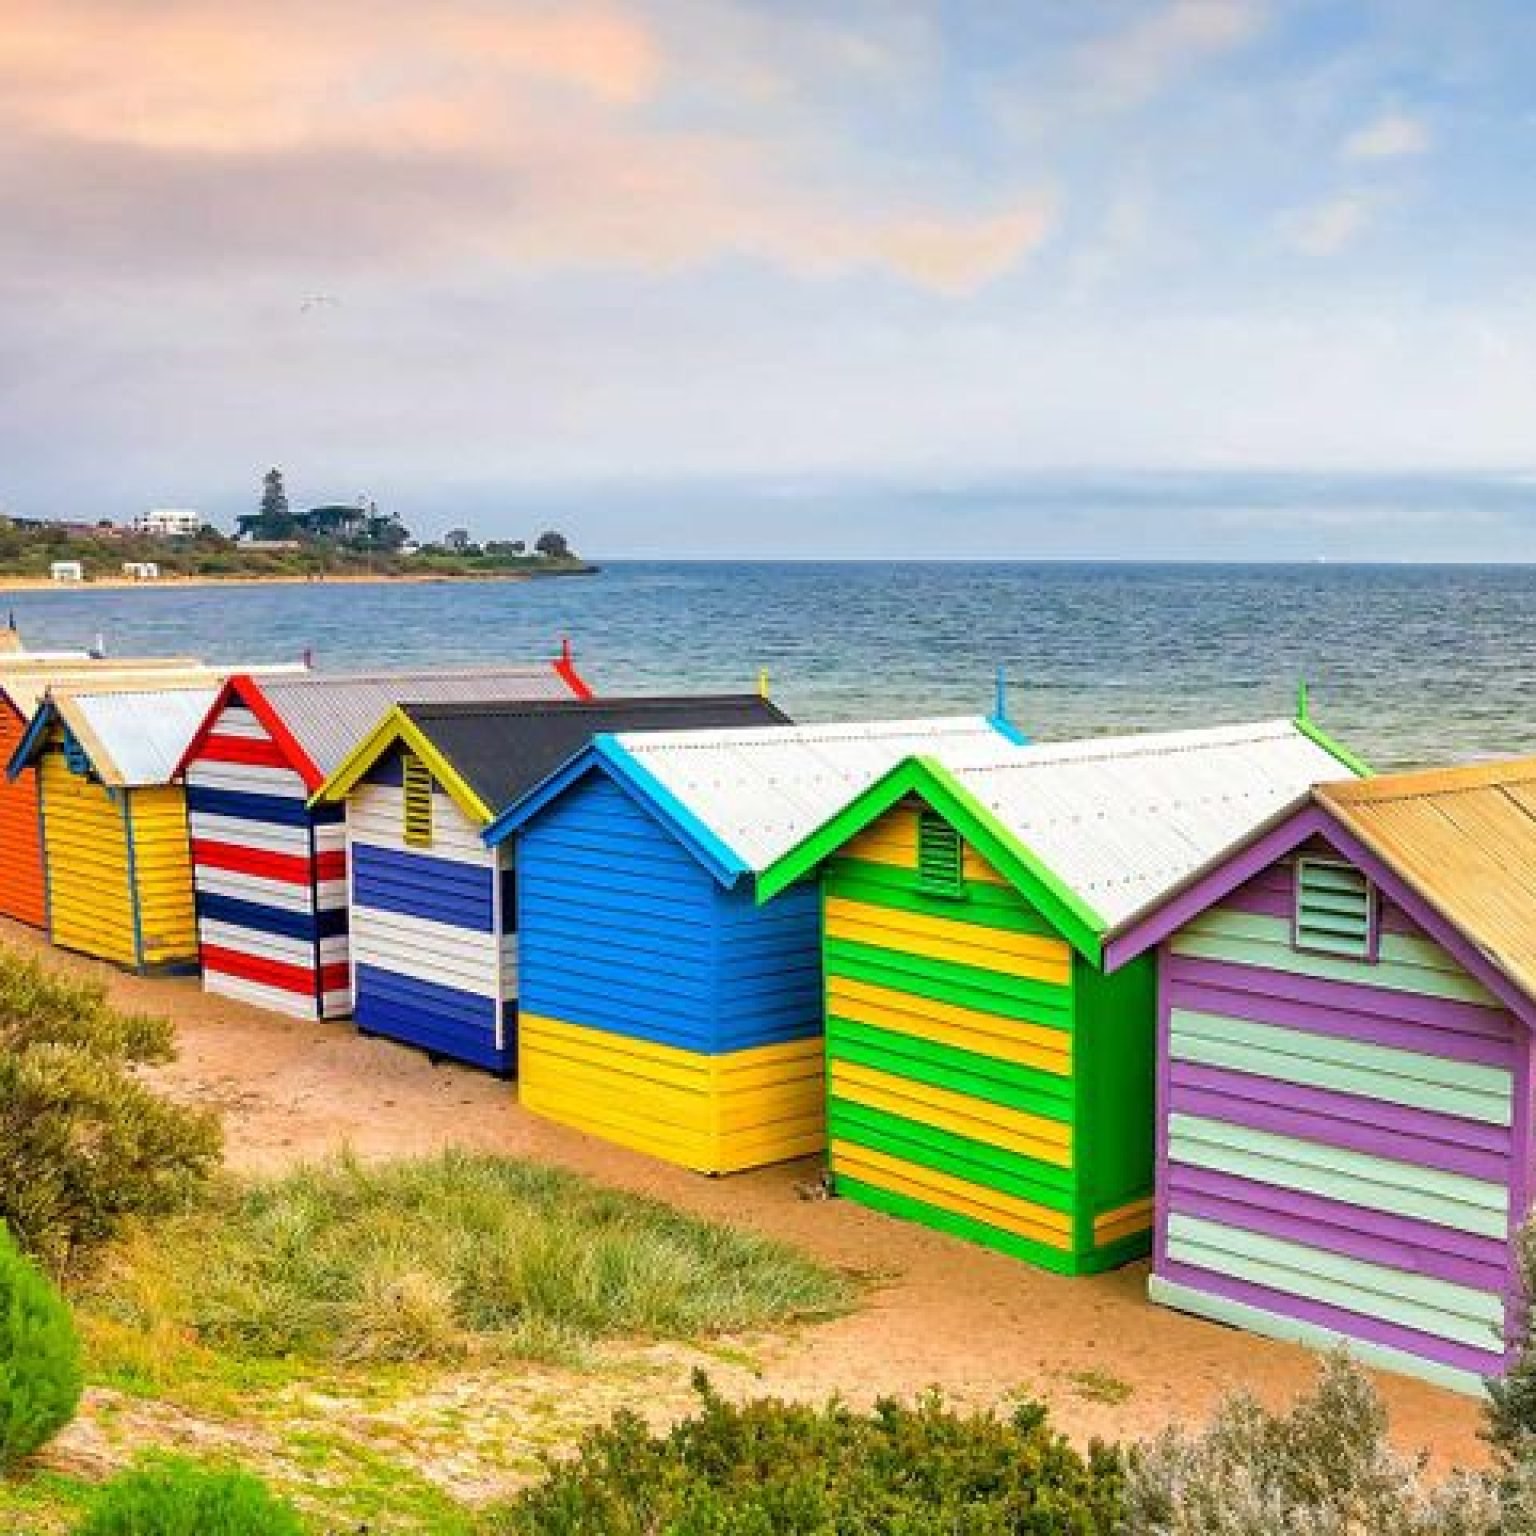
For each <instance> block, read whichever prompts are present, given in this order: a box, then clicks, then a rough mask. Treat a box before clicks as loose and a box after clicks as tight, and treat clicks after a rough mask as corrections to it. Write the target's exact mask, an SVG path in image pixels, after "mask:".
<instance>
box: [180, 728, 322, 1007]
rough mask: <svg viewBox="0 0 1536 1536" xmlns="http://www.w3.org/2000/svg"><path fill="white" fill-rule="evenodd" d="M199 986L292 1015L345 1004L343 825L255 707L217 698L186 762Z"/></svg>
mask: <svg viewBox="0 0 1536 1536" xmlns="http://www.w3.org/2000/svg"><path fill="white" fill-rule="evenodd" d="M186 784H187V799H188V808H189V820H190V824H191V831H192V859H193V875H194V884H195V888H196V893H197V920H198V947H199V958H200V959H201V961H202V968H203V986H204V988H205V989H206V990H207V991H209V992H215V993H218V994H220V995H221V996H225V997H234V998H238V999H240V1000H241V1001H244V1002H249V1003H254V1004H256V1005H258V1006H260V1007H264V1008H270V1009H273V1010H275V1011H276V1012H279V1013H286V1014H289V1015H291V1016H293V1017H295V1018H310V1019H313V1018H327V1019H334V1018H344V1017H346V1016H347V1014H349V1013H350V1012H351V1011H352V989H351V977H350V968H349V965H348V944H347V931H348V923H347V883H346V868H347V865H346V830H345V826H344V824H343V817H342V812H341V810H340V809H339V808H336V807H330V806H326V807H322V808H320V809H318V810H310V809H309V808H308V806H307V804H306V802H307V800H308V797H309V789H308V786H307V784H306V783H305V780H304V779H303V778H302V777H301V775H300V774H299V773H298V772H297V770H296V769H295V767H294V765H293V764H292V763H290V762H289V760H288V757H287V753H286V750H285V749H284V747H283V746H282V745H281V744H280V743H279V742H277V741H275V740H274V739H273V738H272V736H271V734H270V732H269V731H268V730H267V728H266V726H265V725H263V724H262V722H261V721H260V720H259V719H258V718H257V716H256V714H255V713H254V712H253V711H252V710H250V709H247V708H245V707H244V706H243V705H241V704H238V703H226V704H224V705H223V706H222V707H221V708H220V710H219V714H218V717H217V719H216V720H215V721H214V722H213V724H212V727H211V729H210V730H209V731H208V732H207V733H206V734H205V735H204V736H203V737H202V739H201V741H200V744H199V746H198V755H197V756H196V758H195V759H194V760H193V761H192V762H190V763H189V764H188V765H187V771H186Z"/></svg>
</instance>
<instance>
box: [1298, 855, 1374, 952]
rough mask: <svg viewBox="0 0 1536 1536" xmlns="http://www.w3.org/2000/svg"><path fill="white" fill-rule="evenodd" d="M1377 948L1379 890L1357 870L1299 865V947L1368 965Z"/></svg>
mask: <svg viewBox="0 0 1536 1536" xmlns="http://www.w3.org/2000/svg"><path fill="white" fill-rule="evenodd" d="M1375 943H1376V890H1375V887H1374V886H1373V885H1372V884H1371V882H1370V881H1369V880H1368V879H1367V878H1366V877H1365V876H1364V875H1363V874H1361V873H1360V871H1359V870H1358V869H1356V868H1355V867H1354V865H1352V864H1336V863H1334V862H1332V861H1331V860H1328V859H1299V860H1297V863H1296V947H1297V949H1307V950H1313V951H1315V952H1318V953H1321V954H1325V955H1342V956H1345V957H1347V958H1348V959H1351V960H1369V959H1370V958H1371V956H1372V953H1373V951H1374V949H1375Z"/></svg>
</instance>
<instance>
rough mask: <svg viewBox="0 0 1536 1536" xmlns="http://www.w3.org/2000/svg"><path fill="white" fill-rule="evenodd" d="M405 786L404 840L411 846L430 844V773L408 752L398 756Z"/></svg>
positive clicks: (427, 845) (418, 846) (429, 845)
mask: <svg viewBox="0 0 1536 1536" xmlns="http://www.w3.org/2000/svg"><path fill="white" fill-rule="evenodd" d="M400 770H401V773H402V775H403V780H404V786H405V795H404V800H405V841H406V843H407V844H408V845H409V846H410V847H412V848H430V847H431V846H432V775H431V774H430V773H428V772H427V770H426V766H425V764H423V762H422V761H421V759H420V758H419V757H416V756H415V755H414V754H412V753H410V752H406V753H403V754H402V755H401V758H400Z"/></svg>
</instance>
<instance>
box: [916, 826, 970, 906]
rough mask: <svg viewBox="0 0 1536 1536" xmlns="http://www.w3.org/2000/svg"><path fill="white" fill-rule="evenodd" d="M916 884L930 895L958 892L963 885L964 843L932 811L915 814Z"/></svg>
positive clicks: (952, 829)
mask: <svg viewBox="0 0 1536 1536" xmlns="http://www.w3.org/2000/svg"><path fill="white" fill-rule="evenodd" d="M917 884H918V887H919V889H921V890H924V891H926V892H928V894H929V895H930V896H959V895H960V894H961V893H962V892H963V891H964V889H965V845H964V844H963V843H962V842H961V841H960V834H959V833H958V832H956V831H955V829H954V828H953V827H952V826H950V824H949V823H948V822H947V821H945V820H944V818H943V817H942V816H935V815H934V814H933V812H932V811H924V812H922V813H921V814H920V815H919V816H918V818H917Z"/></svg>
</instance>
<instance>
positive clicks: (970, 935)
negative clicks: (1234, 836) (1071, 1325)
mask: <svg viewBox="0 0 1536 1536" xmlns="http://www.w3.org/2000/svg"><path fill="white" fill-rule="evenodd" d="M917 823H918V809H917V807H916V806H915V805H914V804H912V803H904V804H901V805H898V806H896V807H894V808H893V809H891V810H890V811H888V812H886V813H885V814H884V815H883V816H881V817H880V818H879V819H877V820H876V821H875V822H874V823H872V824H871V825H870V826H869V827H868V828H867V829H866V830H865V831H863V832H861V833H859V834H858V835H857V836H855V837H854V838H852V839H851V840H850V841H849V842H848V843H847V844H846V845H845V846H844V847H843V849H842V850H841V853H840V854H839V855H837V856H836V857H834V858H832V859H830V860H829V861H828V862H827V863H826V865H825V866H824V868H823V873H822V898H823V963H824V967H825V975H826V980H825V989H826V1030H827V1087H828V1133H829V1139H830V1145H831V1167H832V1173H833V1178H834V1181H835V1185H836V1189H837V1192H838V1193H839V1194H840V1195H843V1196H846V1197H848V1198H851V1199H854V1200H857V1201H859V1202H861V1203H863V1204H866V1205H870V1206H873V1207H875V1208H876V1209H879V1210H884V1211H888V1212H890V1213H892V1214H894V1215H898V1216H904V1217H909V1218H912V1219H915V1220H918V1221H921V1222H924V1223H926V1224H928V1225H930V1226H934V1227H938V1228H940V1229H942V1230H945V1231H949V1232H953V1233H956V1234H957V1235H960V1236H963V1237H966V1238H970V1239H972V1240H974V1241H977V1242H981V1243H985V1244H987V1245H988V1246H990V1247H994V1248H997V1249H1000V1250H1002V1251H1005V1252H1008V1253H1012V1254H1015V1255H1017V1256H1019V1257H1022V1258H1025V1259H1028V1260H1030V1261H1031V1262H1033V1263H1037V1264H1040V1265H1042V1266H1044V1267H1047V1268H1050V1269H1054V1270H1057V1271H1060V1272H1063V1273H1080V1272H1087V1271H1093V1270H1101V1269H1106V1268H1110V1267H1112V1266H1114V1265H1117V1264H1120V1263H1123V1262H1125V1261H1126V1260H1128V1259H1130V1258H1132V1257H1135V1256H1137V1255H1138V1254H1140V1253H1144V1252H1145V1251H1146V1249H1147V1246H1148V1243H1149V1240H1150V1226H1151V1200H1150V1196H1151V1189H1152V1104H1153V1095H1152V1087H1153V1069H1152V1056H1153V1028H1154V1001H1155V998H1154V985H1153V980H1152V968H1151V962H1150V960H1143V961H1137V962H1134V963H1133V964H1132V965H1130V966H1128V967H1126V968H1125V970H1124V971H1122V972H1121V973H1119V974H1118V975H1116V976H1113V977H1104V976H1101V975H1100V974H1099V973H1098V972H1096V971H1095V970H1094V969H1093V968H1092V967H1091V966H1089V965H1088V964H1086V963H1085V962H1084V961H1082V960H1081V959H1080V958H1079V957H1078V956H1077V955H1076V954H1075V952H1074V951H1073V949H1072V948H1071V946H1070V945H1069V944H1068V943H1067V942H1066V941H1065V940H1064V939H1063V938H1062V937H1061V936H1060V934H1059V933H1058V932H1057V931H1056V930H1055V929H1054V928H1053V926H1052V925H1051V923H1050V922H1049V921H1048V920H1047V919H1046V918H1045V917H1044V916H1043V915H1042V914H1041V913H1040V912H1039V911H1038V910H1037V909H1036V908H1035V907H1033V906H1032V905H1031V904H1030V903H1029V902H1028V901H1027V900H1026V899H1025V898H1024V897H1023V896H1022V895H1020V894H1019V893H1018V892H1017V891H1016V890H1015V889H1014V888H1013V886H1012V885H1011V884H1009V883H1008V882H1007V881H1006V880H1004V878H1003V877H1002V876H1001V875H999V874H997V873H996V872H995V871H994V870H993V869H992V868H991V867H990V866H989V865H988V864H987V863H986V862H985V860H984V859H982V858H981V857H980V856H979V855H978V854H977V852H976V851H975V850H974V849H973V848H971V847H969V846H964V845H963V846H962V858H963V864H962V868H963V879H962V881H961V884H960V888H959V890H958V891H957V892H956V893H955V894H953V895H936V894H932V893H930V891H929V890H927V889H925V886H924V883H923V881H922V880H921V878H920V872H919V860H918V851H917V848H918V838H917Z"/></svg>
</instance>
